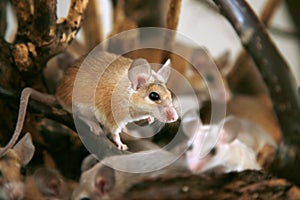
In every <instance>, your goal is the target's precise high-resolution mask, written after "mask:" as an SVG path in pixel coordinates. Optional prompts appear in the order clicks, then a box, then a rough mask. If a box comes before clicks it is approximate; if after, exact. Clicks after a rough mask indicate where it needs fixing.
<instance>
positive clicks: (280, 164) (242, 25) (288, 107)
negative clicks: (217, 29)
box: [214, 0, 300, 185]
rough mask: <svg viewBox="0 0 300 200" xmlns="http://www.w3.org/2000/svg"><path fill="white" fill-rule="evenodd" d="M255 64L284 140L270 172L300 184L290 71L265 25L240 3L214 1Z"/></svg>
mask: <svg viewBox="0 0 300 200" xmlns="http://www.w3.org/2000/svg"><path fill="white" fill-rule="evenodd" d="M214 2H215V3H216V4H217V5H218V6H219V7H220V9H221V12H222V14H224V15H225V17H226V18H227V19H228V20H229V22H230V23H231V24H232V26H233V28H234V29H235V31H236V32H237V34H238V35H239V36H240V38H241V42H242V44H243V45H244V47H245V48H246V50H247V51H248V53H249V54H250V55H251V56H252V58H253V60H254V61H255V63H256V65H257V67H258V69H259V71H260V73H261V75H262V77H263V79H264V81H265V83H266V85H267V87H268V90H269V92H270V96H271V99H272V101H273V106H274V111H275V113H276V115H277V118H278V120H279V124H280V127H281V129H282V132H283V141H282V144H281V146H280V148H279V151H278V155H277V158H276V159H277V160H276V161H274V163H273V164H272V167H271V171H272V172H274V173H275V174H278V175H280V176H282V177H285V178H288V179H289V180H291V181H294V182H295V183H297V184H299V185H300V180H299V177H300V173H299V170H298V166H300V147H299V144H300V124H299V118H300V101H299V99H300V97H299V96H298V93H297V87H296V81H295V78H294V76H293V75H292V73H291V71H290V68H289V66H288V64H287V63H286V61H285V60H284V58H283V57H282V55H281V54H280V53H279V51H278V50H277V48H276V47H275V45H274V43H273V42H272V40H271V38H270V36H269V35H268V33H267V32H266V30H265V27H264V25H263V24H262V23H261V22H260V21H259V19H258V18H257V16H256V15H255V14H254V12H253V11H252V10H251V8H250V6H249V5H248V4H247V3H246V2H245V1H242V0H235V1H234V2H233V1H232V0H226V1H225V0H214Z"/></svg>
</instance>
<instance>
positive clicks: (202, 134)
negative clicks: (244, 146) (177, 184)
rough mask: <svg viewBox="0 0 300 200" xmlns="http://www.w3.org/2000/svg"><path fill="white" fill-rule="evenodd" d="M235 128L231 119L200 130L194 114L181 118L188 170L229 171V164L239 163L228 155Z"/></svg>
mask: <svg viewBox="0 0 300 200" xmlns="http://www.w3.org/2000/svg"><path fill="white" fill-rule="evenodd" d="M223 123H224V125H223ZM239 126H240V125H239V123H236V120H235V118H234V117H227V118H225V119H224V121H223V122H220V123H219V124H216V125H207V126H204V125H203V124H202V122H201V120H200V119H199V116H198V114H197V113H196V112H195V111H188V112H187V113H186V114H184V116H183V118H182V129H183V131H184V133H185V134H186V135H187V136H188V137H189V138H190V140H189V142H188V148H187V151H186V153H185V156H186V161H187V165H188V166H189V168H190V169H191V170H192V171H193V172H194V173H201V172H205V171H210V170H218V171H220V170H221V171H222V172H227V171H231V167H232V166H231V164H232V162H239V161H238V160H237V158H235V157H233V155H232V151H234V148H235V145H236V144H235V140H236V138H237V135H238V131H239ZM234 160H237V161H234Z"/></svg>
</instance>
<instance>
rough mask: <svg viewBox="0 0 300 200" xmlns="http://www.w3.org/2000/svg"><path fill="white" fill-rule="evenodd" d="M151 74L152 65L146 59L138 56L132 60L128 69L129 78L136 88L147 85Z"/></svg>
mask: <svg viewBox="0 0 300 200" xmlns="http://www.w3.org/2000/svg"><path fill="white" fill-rule="evenodd" d="M150 76H151V66H150V64H149V63H148V62H147V61H146V60H145V59H142V58H138V59H135V60H134V61H133V62H132V64H131V66H130V68H129V70H128V78H129V80H130V81H131V83H132V88H133V89H134V90H138V89H139V88H140V87H142V86H143V85H145V84H146V83H147V82H148V81H149V78H150Z"/></svg>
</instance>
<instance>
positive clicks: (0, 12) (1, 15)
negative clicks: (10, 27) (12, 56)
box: [0, 0, 8, 38]
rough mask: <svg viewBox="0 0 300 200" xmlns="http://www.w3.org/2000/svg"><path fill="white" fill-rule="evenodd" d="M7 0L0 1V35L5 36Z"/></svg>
mask: <svg viewBox="0 0 300 200" xmlns="http://www.w3.org/2000/svg"><path fill="white" fill-rule="evenodd" d="M7 2H8V1H7V0H2V1H0V37H1V38H4V35H5V31H6V25H7V24H6V12H7V9H6V6H7Z"/></svg>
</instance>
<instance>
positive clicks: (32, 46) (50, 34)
mask: <svg viewBox="0 0 300 200" xmlns="http://www.w3.org/2000/svg"><path fill="white" fill-rule="evenodd" d="M87 3H88V0H83V1H81V0H72V1H71V5H70V9H69V12H68V16H67V18H61V19H57V17H56V1H55V0H54V1H48V0H42V1H40V0H28V1H21V2H19V1H17V0H13V5H14V6H15V10H16V14H17V19H18V25H19V26H18V33H17V43H16V44H15V46H14V51H13V60H14V62H15V64H16V66H17V68H18V69H19V70H20V71H21V72H22V71H25V72H26V71H36V72H40V71H41V70H42V69H43V68H44V67H45V66H46V62H47V61H48V60H49V59H50V58H51V57H53V56H54V55H56V54H58V53H60V52H62V51H63V50H64V49H65V48H66V47H67V45H68V44H69V43H70V42H71V41H72V39H74V38H75V35H76V33H77V31H78V30H79V28H80V26H81V23H82V21H83V17H84V12H85V9H86V6H87Z"/></svg>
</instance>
